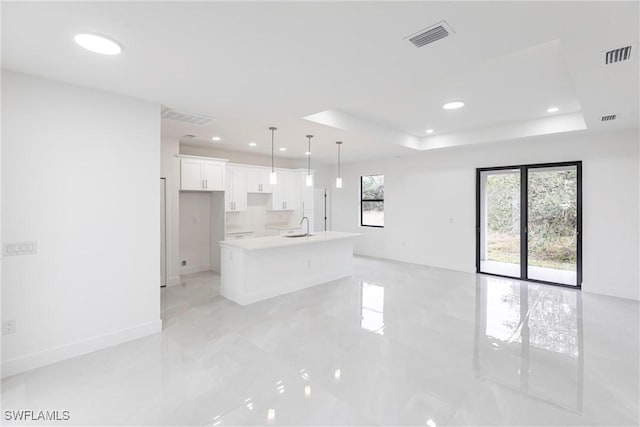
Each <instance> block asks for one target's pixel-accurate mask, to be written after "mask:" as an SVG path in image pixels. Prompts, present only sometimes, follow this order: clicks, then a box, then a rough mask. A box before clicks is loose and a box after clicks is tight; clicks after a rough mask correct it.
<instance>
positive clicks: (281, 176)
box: [271, 170, 299, 211]
mask: <svg viewBox="0 0 640 427" xmlns="http://www.w3.org/2000/svg"><path fill="white" fill-rule="evenodd" d="M276 176H277V179H278V183H277V184H276V185H274V186H273V190H272V196H271V210H274V211H292V210H295V209H299V208H298V207H296V196H295V193H296V174H295V172H288V171H282V170H278V171H276Z"/></svg>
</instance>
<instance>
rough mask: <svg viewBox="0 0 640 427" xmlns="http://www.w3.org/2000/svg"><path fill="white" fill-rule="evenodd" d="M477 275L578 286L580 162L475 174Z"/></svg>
mask: <svg viewBox="0 0 640 427" xmlns="http://www.w3.org/2000/svg"><path fill="white" fill-rule="evenodd" d="M476 190H477V213H476V221H477V229H476V232H477V242H476V252H477V255H476V265H477V267H476V268H477V271H478V272H479V273H487V274H494V275H498V276H506V277H514V278H518V279H525V280H532V281H539V282H545V283H552V284H559V285H566V286H576V287H580V284H581V283H582V274H581V272H582V264H581V263H582V259H581V258H582V256H581V255H582V244H581V235H580V231H581V221H582V207H581V202H582V196H581V191H582V186H581V162H570V163H554V164H540V165H521V166H509V167H501V168H482V169H478V170H477V184H476Z"/></svg>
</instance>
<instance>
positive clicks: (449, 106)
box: [442, 101, 464, 110]
mask: <svg viewBox="0 0 640 427" xmlns="http://www.w3.org/2000/svg"><path fill="white" fill-rule="evenodd" d="M462 107H464V102H462V101H451V102H447V103H446V104H444V105H443V106H442V108H444V109H445V110H455V109H458V108H462Z"/></svg>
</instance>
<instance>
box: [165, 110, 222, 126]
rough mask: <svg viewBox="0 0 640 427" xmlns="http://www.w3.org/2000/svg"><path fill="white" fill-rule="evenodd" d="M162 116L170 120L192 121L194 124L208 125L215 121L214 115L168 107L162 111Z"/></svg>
mask: <svg viewBox="0 0 640 427" xmlns="http://www.w3.org/2000/svg"><path fill="white" fill-rule="evenodd" d="M162 118H163V119H168V120H176V121H178V122H185V123H191V124H194V125H206V124H209V123H211V122H212V121H213V117H209V116H203V115H202V114H193V113H180V112H178V111H175V110H170V109H168V108H167V109H166V110H163V111H162Z"/></svg>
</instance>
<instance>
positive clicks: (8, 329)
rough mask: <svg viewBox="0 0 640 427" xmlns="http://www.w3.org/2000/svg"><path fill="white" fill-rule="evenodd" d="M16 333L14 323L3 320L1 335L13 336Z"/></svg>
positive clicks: (13, 320)
mask: <svg viewBox="0 0 640 427" xmlns="http://www.w3.org/2000/svg"><path fill="white" fill-rule="evenodd" d="M15 331H16V321H15V319H12V320H4V321H3V322H2V335H9V334H13V333H14V332H15Z"/></svg>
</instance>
